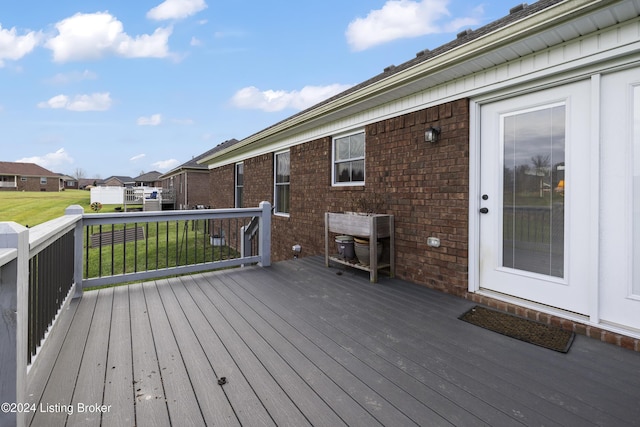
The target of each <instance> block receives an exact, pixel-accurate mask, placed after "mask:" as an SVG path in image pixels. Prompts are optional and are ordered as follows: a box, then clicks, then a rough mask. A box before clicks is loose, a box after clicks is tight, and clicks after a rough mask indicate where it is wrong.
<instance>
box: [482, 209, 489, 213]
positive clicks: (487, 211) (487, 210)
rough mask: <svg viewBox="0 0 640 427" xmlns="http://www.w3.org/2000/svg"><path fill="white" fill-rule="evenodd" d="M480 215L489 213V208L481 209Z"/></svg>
mask: <svg viewBox="0 0 640 427" xmlns="http://www.w3.org/2000/svg"><path fill="white" fill-rule="evenodd" d="M480 213H481V214H486V213H489V208H480Z"/></svg>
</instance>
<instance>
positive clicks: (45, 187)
mask: <svg viewBox="0 0 640 427" xmlns="http://www.w3.org/2000/svg"><path fill="white" fill-rule="evenodd" d="M17 190H18V191H60V180H59V179H58V178H56V177H47V183H46V184H41V183H40V177H39V176H38V177H35V176H29V177H27V180H26V181H22V179H21V178H20V177H18V188H17Z"/></svg>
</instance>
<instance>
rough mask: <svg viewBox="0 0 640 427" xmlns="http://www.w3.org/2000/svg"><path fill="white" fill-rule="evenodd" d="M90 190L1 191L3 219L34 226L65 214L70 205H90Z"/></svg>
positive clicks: (107, 208)
mask: <svg viewBox="0 0 640 427" xmlns="http://www.w3.org/2000/svg"><path fill="white" fill-rule="evenodd" d="M90 203H91V193H90V192H89V191H85V190H65V191H60V192H57V193H53V192H37V191H0V222H1V221H13V222H17V223H18V224H21V225H24V226H27V225H28V226H29V227H33V226H34V225H38V224H42V223H43V222H47V221H49V220H52V219H54V218H58V217H60V216H62V215H64V210H65V209H66V208H68V207H69V206H71V205H80V206H82V207H83V208H84V211H85V212H87V213H89V212H93V211H92V210H91V208H90V207H89V205H90ZM115 207H116V206H115V205H114V206H111V205H109V206H104V207H103V208H102V210H101V212H112V211H114V209H115Z"/></svg>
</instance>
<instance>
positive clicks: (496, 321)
mask: <svg viewBox="0 0 640 427" xmlns="http://www.w3.org/2000/svg"><path fill="white" fill-rule="evenodd" d="M459 319H460V320H464V321H465V322H468V323H471V324H473V325H477V326H480V327H482V328H485V329H488V330H490V331H494V332H498V333H500V334H502V335H506V336H508V337H511V338H516V339H519V340H521V341H525V342H529V343H531V344H535V345H539V346H540V347H545V348H548V349H551V350H555V351H559V352H561V353H566V352H568V351H569V347H571V343H572V342H573V337H574V336H575V334H574V333H573V332H571V331H565V330H564V329H561V328H558V327H556V326H552V325H547V324H545V323H540V322H535V321H533V320H529V319H525V318H523V317H519V316H515V315H513V314H509V313H505V312H502V311H497V310H491V309H488V308H485V307H480V306H478V305H476V306H475V307H473V308H472V309H471V310H469V311H467V312H466V313H464V314H463V315H462V316H460V317H459Z"/></svg>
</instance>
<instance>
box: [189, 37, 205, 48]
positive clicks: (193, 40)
mask: <svg viewBox="0 0 640 427" xmlns="http://www.w3.org/2000/svg"><path fill="white" fill-rule="evenodd" d="M189 44H190V45H191V46H202V44H203V43H202V40H200V39H198V38H196V37H191V42H190V43H189Z"/></svg>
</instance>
